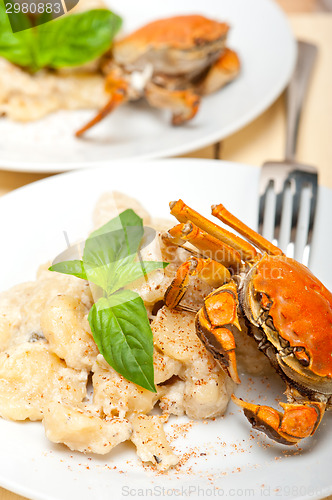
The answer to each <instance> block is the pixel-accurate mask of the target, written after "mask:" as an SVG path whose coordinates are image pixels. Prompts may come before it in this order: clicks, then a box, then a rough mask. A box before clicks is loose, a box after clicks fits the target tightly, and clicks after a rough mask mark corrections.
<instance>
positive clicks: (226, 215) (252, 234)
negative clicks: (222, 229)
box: [212, 204, 283, 255]
mask: <svg viewBox="0 0 332 500" xmlns="http://www.w3.org/2000/svg"><path fill="white" fill-rule="evenodd" d="M212 215H214V216H215V217H217V218H218V219H219V220H221V221H222V222H224V223H225V224H227V225H228V226H230V227H232V228H233V229H235V230H236V231H237V232H238V233H240V234H241V235H242V236H244V237H245V238H247V239H248V240H249V241H250V242H251V243H253V244H254V245H256V247H257V248H259V249H260V250H263V251H264V252H267V253H268V254H269V255H283V253H282V251H281V250H280V248H278V247H276V246H274V245H273V244H272V243H270V241H268V240H266V239H265V238H263V236H261V235H260V234H258V233H256V231H254V230H253V229H250V227H248V226H246V225H245V224H244V223H243V222H241V221H240V220H239V219H238V218H237V217H235V216H234V215H233V214H231V213H230V212H229V211H228V210H227V209H226V208H225V207H224V206H223V205H221V204H220V205H213V206H212Z"/></svg>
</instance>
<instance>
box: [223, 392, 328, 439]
mask: <svg viewBox="0 0 332 500" xmlns="http://www.w3.org/2000/svg"><path fill="white" fill-rule="evenodd" d="M232 400H233V401H234V403H236V404H237V405H238V406H240V407H241V408H243V411H244V414H245V416H246V417H247V419H248V420H249V422H250V423H251V425H252V426H253V428H254V429H258V430H259V431H262V432H264V433H265V434H266V435H267V436H268V437H269V438H271V439H273V440H274V441H277V442H278V443H282V444H287V445H294V444H296V443H298V442H299V441H300V440H301V439H303V438H306V437H309V436H311V435H312V434H314V432H315V430H316V429H317V427H318V425H319V423H320V421H321V419H322V417H323V414H324V410H325V406H326V405H325V403H319V402H316V401H303V402H301V403H294V404H288V403H280V406H281V407H282V408H283V409H284V413H281V412H279V411H277V410H275V409H274V408H271V407H270V406H262V405H255V404H252V403H247V402H245V401H243V400H242V399H239V398H237V397H236V396H234V394H233V395H232Z"/></svg>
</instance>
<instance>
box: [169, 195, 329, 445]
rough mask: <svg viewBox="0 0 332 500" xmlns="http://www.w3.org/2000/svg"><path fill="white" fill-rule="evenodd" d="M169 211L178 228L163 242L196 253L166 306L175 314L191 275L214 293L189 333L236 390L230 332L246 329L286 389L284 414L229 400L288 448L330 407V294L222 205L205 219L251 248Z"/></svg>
mask: <svg viewBox="0 0 332 500" xmlns="http://www.w3.org/2000/svg"><path fill="white" fill-rule="evenodd" d="M170 207H171V213H172V214H173V215H174V216H175V217H176V218H177V219H178V221H179V222H180V224H179V225H177V226H175V227H174V228H172V229H171V230H170V231H169V233H168V234H167V235H165V237H164V241H165V242H166V244H168V245H171V246H173V245H175V246H184V243H185V242H186V241H188V242H190V243H191V244H192V245H194V247H196V248H197V249H198V251H199V253H197V252H195V251H192V250H189V251H190V252H191V254H192V255H191V257H190V259H189V260H188V261H186V262H184V263H183V264H182V265H181V266H180V267H179V269H178V271H177V273H176V276H175V278H174V280H173V282H172V283H171V285H170V287H169V288H168V290H167V291H166V294H165V303H166V305H167V306H168V307H170V308H175V307H181V306H180V305H179V304H180V301H181V299H182V297H183V296H184V294H185V292H186V289H187V288H188V284H189V278H190V276H199V277H201V278H202V279H204V280H206V281H207V282H209V283H210V284H211V285H213V286H214V287H216V288H215V290H214V291H213V292H212V293H210V294H209V295H208V296H207V297H205V299H204V306H203V307H202V309H200V310H199V311H198V312H197V314H196V332H197V335H198V336H199V338H200V339H201V340H202V341H203V343H204V344H205V346H206V348H207V349H208V350H209V351H210V352H211V353H212V354H213V355H214V357H215V358H216V359H217V360H218V361H219V363H220V364H221V366H222V367H223V368H224V369H225V370H226V371H227V372H228V374H229V375H230V377H231V378H232V379H233V380H234V382H236V383H240V380H239V377H238V373H237V367H236V345H235V340H234V336H233V332H234V328H237V329H239V330H241V329H247V330H248V334H250V335H252V336H253V337H254V339H255V340H256V342H257V345H258V349H259V350H261V351H262V352H263V353H264V354H265V355H266V356H267V357H268V358H269V360H270V362H271V364H272V365H273V367H274V368H275V369H276V371H277V372H278V374H279V375H280V376H281V377H282V379H283V380H284V381H285V382H286V384H287V390H286V394H287V398H288V403H280V405H281V406H282V408H283V410H284V411H283V412H279V411H277V410H275V409H273V408H271V407H269V406H261V405H256V404H252V403H247V402H245V401H243V400H242V399H238V398H236V397H235V396H234V395H233V396H232V399H233V401H234V402H235V403H236V404H238V405H239V406H241V407H242V408H243V409H244V414H245V416H246V417H247V419H248V420H249V422H250V423H251V424H252V425H253V427H254V428H256V429H258V430H260V431H263V432H265V433H266V434H267V435H268V436H269V437H270V438H272V439H274V440H275V441H277V442H280V443H283V444H288V445H292V444H295V443H297V442H298V441H299V440H301V439H303V438H306V437H308V436H311V435H312V434H313V433H314V432H315V431H316V429H317V427H318V425H319V424H320V422H321V419H322V417H323V414H324V411H325V409H326V407H329V406H331V403H332V396H331V395H332V294H331V293H330V292H329V291H328V290H327V289H326V288H325V287H324V286H323V285H322V283H320V281H319V280H318V279H317V278H316V277H315V276H314V275H313V274H312V273H311V272H310V271H309V270H308V269H307V268H306V267H305V266H304V265H302V264H300V263H298V262H296V261H295V260H293V259H290V258H288V257H286V256H285V255H284V254H283V253H282V251H281V250H280V249H279V248H277V247H275V246H274V245H273V244H272V243H270V242H269V241H267V240H266V239H264V238H263V237H262V236H260V235H259V234H258V233H256V232H255V231H253V230H252V229H250V228H249V227H247V226H246V225H245V224H243V223H242V222H241V221H240V220H238V219H237V218H236V217H234V216H233V215H232V214H230V213H229V212H228V211H227V210H226V209H225V208H224V207H223V205H217V206H213V207H212V214H213V215H214V216H216V217H217V218H218V219H220V220H221V221H222V222H224V223H225V224H227V225H228V226H230V227H232V228H233V229H235V230H236V231H237V232H238V233H239V234H240V235H241V236H244V237H245V238H246V239H247V240H248V241H249V242H250V243H248V241H246V240H244V239H243V238H241V237H239V236H236V235H235V234H233V233H232V232H230V231H227V230H225V229H223V228H221V227H220V226H218V225H217V224H214V223H213V222H211V221H209V220H208V219H205V218H204V217H202V216H201V215H200V214H199V213H197V212H195V211H194V210H192V209H191V208H190V207H188V206H187V205H185V204H184V202H183V201H182V200H179V201H177V202H172V203H171V204H170ZM184 247H185V246H184ZM255 247H256V248H258V249H259V250H260V251H257V250H256V248H255ZM185 248H186V247H185ZM260 252H262V253H260ZM183 307H185V306H183ZM239 320H240V321H239ZM240 324H241V326H240Z"/></svg>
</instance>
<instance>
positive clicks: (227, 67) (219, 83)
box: [197, 48, 240, 95]
mask: <svg viewBox="0 0 332 500" xmlns="http://www.w3.org/2000/svg"><path fill="white" fill-rule="evenodd" d="M239 71H240V61H239V58H238V56H237V54H236V52H234V51H233V50H231V49H228V48H226V49H225V50H224V52H223V53H222V54H221V56H220V57H219V59H218V60H217V61H216V62H215V63H214V64H213V65H212V66H211V68H210V69H209V71H208V73H207V75H206V76H205V78H204V79H203V80H202V81H201V82H200V83H199V85H198V86H197V90H198V92H199V93H200V94H201V95H207V94H212V92H216V91H217V90H219V89H221V88H222V87H223V86H224V85H226V84H227V83H228V82H231V81H232V80H234V78H236V76H237V75H238V74H239Z"/></svg>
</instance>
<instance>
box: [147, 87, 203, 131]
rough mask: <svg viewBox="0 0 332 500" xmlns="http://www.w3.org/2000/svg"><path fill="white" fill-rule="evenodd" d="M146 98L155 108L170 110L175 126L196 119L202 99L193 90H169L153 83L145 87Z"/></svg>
mask: <svg viewBox="0 0 332 500" xmlns="http://www.w3.org/2000/svg"><path fill="white" fill-rule="evenodd" d="M145 97H146V99H147V101H148V103H149V104H150V105H151V106H153V107H155V108H161V109H170V110H171V111H172V112H173V118H172V124H173V125H182V123H185V122H187V121H189V120H191V119H192V118H194V116H195V115H196V113H197V111H198V108H199V104H200V97H199V96H198V95H197V94H195V93H194V92H193V91H192V90H169V89H165V88H163V87H160V86H159V85H155V84H154V83H151V82H150V83H148V84H147V85H146V87H145Z"/></svg>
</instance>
